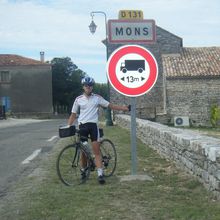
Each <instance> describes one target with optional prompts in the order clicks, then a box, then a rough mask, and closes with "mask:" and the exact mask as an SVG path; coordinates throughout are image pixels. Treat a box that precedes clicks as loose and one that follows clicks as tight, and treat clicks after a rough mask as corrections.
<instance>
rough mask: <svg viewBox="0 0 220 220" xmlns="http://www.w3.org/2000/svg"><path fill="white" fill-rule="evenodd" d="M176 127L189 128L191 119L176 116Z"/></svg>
mask: <svg viewBox="0 0 220 220" xmlns="http://www.w3.org/2000/svg"><path fill="white" fill-rule="evenodd" d="M174 126H175V127H181V126H182V127H184V126H185V127H187V126H189V117H187V116H176V117H174Z"/></svg>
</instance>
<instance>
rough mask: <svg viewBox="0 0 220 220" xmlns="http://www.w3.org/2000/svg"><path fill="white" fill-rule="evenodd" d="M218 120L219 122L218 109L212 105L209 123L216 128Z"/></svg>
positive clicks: (219, 108)
mask: <svg viewBox="0 0 220 220" xmlns="http://www.w3.org/2000/svg"><path fill="white" fill-rule="evenodd" d="M219 120H220V107H219V106H218V105H217V104H214V105H212V106H211V118H210V122H211V124H212V127H216V126H217V123H218V121H219Z"/></svg>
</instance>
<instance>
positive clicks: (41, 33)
mask: <svg viewBox="0 0 220 220" xmlns="http://www.w3.org/2000/svg"><path fill="white" fill-rule="evenodd" d="M123 9H135V10H142V11H143V13H144V18H145V19H154V20H155V21H156V24H157V25H159V26H160V27H162V28H164V29H166V30H168V31H170V32H171V33H173V34H175V35H177V36H180V37H182V38H183V42H184V46H208V45H211V46H218V45H220V39H219V36H220V28H219V26H220V19H219V17H220V4H219V0H209V1H207V0H148V1H146V0H138V1H134V0H111V1H109V0H108V1H107V0H97V1H95V2H94V1H91V0H83V1H79V0H56V1H54V0H0V16H1V25H0V40H1V51H0V52H1V53H5V52H7V53H12V52H13V53H19V54H20V55H24V56H30V57H33V58H34V57H37V58H38V55H39V52H40V51H42V50H44V51H45V55H46V57H48V58H49V57H51V58H53V57H55V56H56V57H65V56H69V57H71V58H72V60H73V62H74V63H76V64H77V62H78V63H79V65H82V66H81V68H82V69H83V65H84V66H85V69H86V71H88V72H89V71H90V70H91V71H92V72H96V71H94V70H95V69H97V72H103V69H105V62H106V54H105V53H106V48H105V46H104V45H103V44H102V42H101V41H102V40H103V39H104V38H105V35H106V33H105V23H104V22H105V19H104V16H103V15H102V14H95V16H94V21H95V23H96V24H97V26H98V27H97V31H96V33H95V34H94V35H92V34H91V33H90V32H89V29H88V25H89V24H90V22H91V17H90V12H91V11H104V12H106V15H107V18H108V19H117V18H118V12H119V10H123Z"/></svg>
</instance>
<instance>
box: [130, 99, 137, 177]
mask: <svg viewBox="0 0 220 220" xmlns="http://www.w3.org/2000/svg"><path fill="white" fill-rule="evenodd" d="M136 149H137V147H136V97H131V175H136V174H137V150H136Z"/></svg>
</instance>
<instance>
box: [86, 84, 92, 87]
mask: <svg viewBox="0 0 220 220" xmlns="http://www.w3.org/2000/svg"><path fill="white" fill-rule="evenodd" d="M84 86H85V87H93V85H90V84H84Z"/></svg>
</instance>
